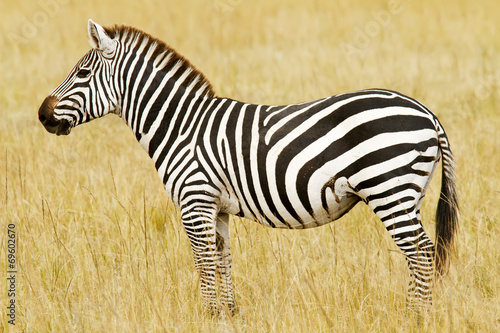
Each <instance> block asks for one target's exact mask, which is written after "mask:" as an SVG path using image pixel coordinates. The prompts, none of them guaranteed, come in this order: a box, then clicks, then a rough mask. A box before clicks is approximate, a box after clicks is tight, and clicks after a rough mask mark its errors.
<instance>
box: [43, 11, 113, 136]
mask: <svg viewBox="0 0 500 333" xmlns="http://www.w3.org/2000/svg"><path fill="white" fill-rule="evenodd" d="M88 32H89V38H90V44H91V45H92V47H93V48H92V50H90V51H89V52H88V53H87V54H86V55H85V56H84V57H83V58H82V59H80V61H78V63H77V64H76V66H75V67H74V68H73V69H72V70H71V72H70V73H69V75H68V76H67V77H66V79H65V80H64V81H63V82H62V83H61V84H60V85H59V86H58V87H57V88H55V89H54V90H53V91H52V92H51V93H50V94H49V96H47V97H46V98H45V100H44V101H43V103H42V105H41V106H40V109H39V110H38V119H39V120H40V122H41V123H42V124H43V126H44V127H45V129H46V130H47V131H49V132H50V133H55V134H57V135H61V134H62V135H67V134H69V133H70V131H71V129H72V128H73V127H75V126H77V125H80V124H82V123H85V122H88V121H90V120H92V119H95V118H99V117H102V116H104V115H106V114H108V113H110V112H114V113H118V114H119V113H120V105H119V97H118V91H117V88H116V85H115V84H114V80H113V76H114V73H113V70H114V67H115V66H114V63H115V61H114V58H115V56H116V54H117V52H118V48H119V43H118V41H117V40H115V39H112V38H111V37H110V36H109V35H108V33H107V32H106V30H105V29H104V28H103V27H101V26H100V25H98V24H97V23H95V22H93V21H92V20H89V23H88Z"/></svg>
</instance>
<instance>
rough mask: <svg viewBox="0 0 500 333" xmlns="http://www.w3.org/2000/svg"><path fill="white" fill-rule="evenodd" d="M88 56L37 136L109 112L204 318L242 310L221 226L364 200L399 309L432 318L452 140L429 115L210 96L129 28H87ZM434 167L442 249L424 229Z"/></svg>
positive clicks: (328, 210)
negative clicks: (174, 210) (158, 190)
mask: <svg viewBox="0 0 500 333" xmlns="http://www.w3.org/2000/svg"><path fill="white" fill-rule="evenodd" d="M88 34H89V39H90V44H91V46H92V49H91V50H90V51H89V52H88V53H87V54H86V55H85V56H84V57H83V58H82V59H81V60H80V61H78V63H77V64H76V66H75V67H74V68H73V69H72V70H71V72H70V73H69V74H68V76H67V77H66V79H65V80H64V81H63V82H62V83H61V84H60V85H59V86H58V87H56V88H55V89H54V90H53V91H52V92H51V93H50V94H49V95H48V96H47V97H46V98H45V100H44V101H43V103H42V104H41V106H40V108H39V111H38V117H39V120H40V122H41V123H42V124H43V126H44V127H45V129H46V130H47V131H48V132H50V133H55V134H57V135H68V134H69V133H70V132H71V130H72V128H73V127H76V126H77V125H80V124H82V123H85V122H88V121H90V120H93V119H95V118H100V117H102V116H104V115H106V114H109V113H113V114H116V115H118V116H119V117H121V118H123V119H124V120H125V122H126V123H127V124H128V126H129V127H130V128H131V130H132V131H133V133H134V134H135V136H136V138H137V140H138V142H139V143H140V144H141V146H142V147H143V148H144V149H145V150H146V152H147V153H148V154H149V156H150V157H151V159H152V160H153V162H154V165H155V167H156V169H157V171H158V174H159V176H160V178H161V179H162V181H163V184H164V186H165V190H166V192H167V195H168V197H169V198H170V199H171V200H172V202H173V203H175V205H176V206H177V207H178V208H179V210H180V215H181V220H182V224H183V226H184V228H185V231H186V234H187V236H188V238H189V241H190V244H191V249H192V253H193V257H194V262H195V267H196V269H197V271H198V273H199V283H200V290H201V295H202V303H203V305H204V308H206V309H207V310H208V311H209V312H211V313H213V314H220V313H221V310H223V309H225V310H224V311H229V313H234V312H235V311H236V306H235V298H234V292H233V284H232V279H231V259H232V257H231V252H230V247H229V216H230V215H235V216H240V217H243V218H248V219H251V220H254V221H256V222H258V223H260V224H262V225H264V226H267V227H271V228H285V229H306V228H313V227H318V226H321V225H324V224H326V223H329V222H332V221H335V220H337V219H339V218H340V217H342V216H343V215H344V214H346V213H347V212H349V210H350V209H351V208H352V207H354V206H355V205H356V204H357V203H358V202H360V201H363V202H364V203H365V204H367V205H368V206H369V207H370V208H371V209H372V210H373V212H374V213H375V214H376V215H377V216H378V217H379V218H380V220H381V221H382V222H383V224H384V225H385V228H386V229H387V231H388V233H389V234H390V235H391V237H392V239H393V240H394V242H395V244H396V245H397V246H398V247H399V249H400V250H401V252H402V253H403V254H404V256H405V258H406V261H407V265H408V268H409V272H410V282H409V286H408V296H407V301H408V304H409V306H411V307H412V308H413V307H414V308H417V309H421V308H429V307H430V306H431V304H432V289H433V285H434V283H435V281H436V278H439V277H441V276H442V275H443V274H445V273H446V272H447V270H448V268H449V256H450V251H451V248H452V245H453V241H454V238H455V234H456V231H457V228H458V196H457V190H456V181H455V179H456V176H455V171H454V169H455V163H454V158H453V155H452V152H451V150H450V144H449V141H448V137H447V135H446V133H445V131H444V129H443V126H442V125H441V123H440V122H439V121H438V119H437V117H436V116H435V115H434V114H433V113H432V112H431V111H430V110H429V109H428V108H426V107H425V106H424V105H423V104H421V103H420V102H418V101H416V100H415V99H412V98H410V97H407V96H405V95H403V94H400V93H398V92H395V91H391V90H385V89H367V90H361V91H357V92H350V93H345V94H340V95H335V96H330V97H326V98H322V99H318V100H315V101H309V102H305V103H299V104H290V105H282V106H271V105H257V104H250V103H243V102H240V101H237V100H234V99H231V98H223V97H218V96H216V94H215V92H214V90H213V88H212V86H211V84H210V83H209V81H208V80H207V79H206V77H205V76H204V75H203V74H202V73H201V72H200V71H199V70H198V69H197V68H195V67H194V66H193V65H192V64H191V63H190V62H189V61H188V60H187V59H186V58H184V57H183V56H181V55H180V54H179V53H178V52H176V51H175V50H174V49H173V48H171V47H170V46H168V45H167V44H165V43H164V42H163V41H161V40H159V39H157V38H155V37H152V36H151V35H149V34H147V33H145V32H143V31H141V30H139V29H137V28H134V27H130V26H125V25H114V26H112V27H106V28H104V27H102V26H100V25H99V24H97V23H95V22H93V21H92V20H89V21H88ZM441 158H442V181H441V192H440V197H439V201H438V205H437V211H436V245H435V246H434V244H433V242H432V241H431V240H430V238H429V237H428V236H427V234H426V233H425V231H424V229H423V226H422V223H421V216H420V207H421V205H422V202H423V199H424V196H425V193H426V190H427V188H428V186H429V183H430V181H431V179H432V176H433V174H434V172H435V170H436V168H437V166H438V164H439V160H440V159H441Z"/></svg>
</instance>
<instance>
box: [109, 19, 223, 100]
mask: <svg viewBox="0 0 500 333" xmlns="http://www.w3.org/2000/svg"><path fill="white" fill-rule="evenodd" d="M104 30H106V33H107V34H108V35H109V36H110V37H111V38H116V39H118V40H120V41H121V42H123V43H132V42H134V41H137V45H141V44H144V43H145V44H146V45H144V46H145V47H144V50H150V49H151V48H154V49H153V53H152V56H151V59H155V63H156V64H162V65H163V68H164V69H166V70H168V69H170V68H172V67H173V66H175V65H177V66H178V65H179V63H180V64H181V67H184V68H190V70H191V72H190V73H189V74H188V76H187V78H186V80H185V82H186V84H187V85H189V84H191V83H192V82H193V81H195V82H196V83H195V85H194V89H195V90H198V89H199V90H201V91H202V94H203V95H206V96H208V97H214V96H215V92H214V90H213V88H212V85H211V84H210V82H209V81H208V80H207V78H206V77H205V75H204V74H203V73H202V72H201V71H199V70H198V69H197V68H196V67H195V66H193V65H192V64H191V63H190V62H189V60H187V59H186V58H184V57H183V56H182V55H180V54H179V53H178V52H177V51H176V50H175V49H173V48H172V47H170V46H169V45H167V44H166V43H165V42H164V41H162V40H160V39H158V38H155V37H153V36H151V35H150V34H148V33H146V32H144V31H141V30H139V29H137V28H134V27H131V26H126V25H115V26H112V27H105V28H104ZM167 59H168V60H167ZM165 60H167V61H166V63H165Z"/></svg>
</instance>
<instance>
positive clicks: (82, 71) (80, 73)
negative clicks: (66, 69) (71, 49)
mask: <svg viewBox="0 0 500 333" xmlns="http://www.w3.org/2000/svg"><path fill="white" fill-rule="evenodd" d="M89 75H90V70H88V69H86V68H82V69H80V70H79V71H78V72H77V73H76V76H77V77H78V78H80V79H84V78H86V77H88V76H89Z"/></svg>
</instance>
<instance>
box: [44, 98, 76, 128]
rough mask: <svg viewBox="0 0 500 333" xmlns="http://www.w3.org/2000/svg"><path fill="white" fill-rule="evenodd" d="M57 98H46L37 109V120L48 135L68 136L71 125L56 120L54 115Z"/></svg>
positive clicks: (66, 121)
mask: <svg viewBox="0 0 500 333" xmlns="http://www.w3.org/2000/svg"><path fill="white" fill-rule="evenodd" d="M58 101H59V100H58V98H57V97H54V96H48V97H47V98H45V100H44V101H43V103H42V105H40V109H38V120H40V122H41V123H42V125H43V126H44V127H45V129H46V130H47V131H48V132H49V133H53V134H56V135H68V134H69V133H70V132H71V127H72V126H71V123H70V122H69V121H68V120H67V119H57V118H56V117H55V113H54V107H55V105H56V104H57V102H58Z"/></svg>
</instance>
